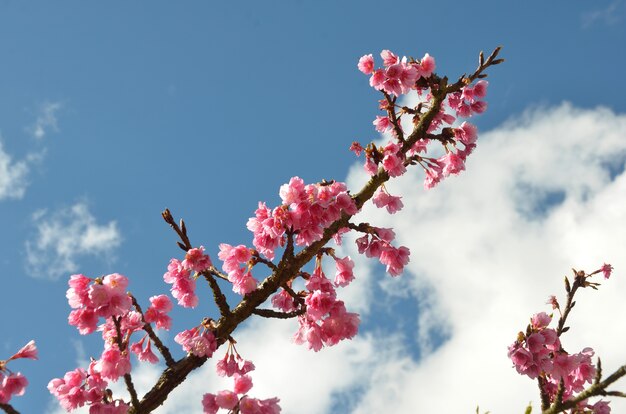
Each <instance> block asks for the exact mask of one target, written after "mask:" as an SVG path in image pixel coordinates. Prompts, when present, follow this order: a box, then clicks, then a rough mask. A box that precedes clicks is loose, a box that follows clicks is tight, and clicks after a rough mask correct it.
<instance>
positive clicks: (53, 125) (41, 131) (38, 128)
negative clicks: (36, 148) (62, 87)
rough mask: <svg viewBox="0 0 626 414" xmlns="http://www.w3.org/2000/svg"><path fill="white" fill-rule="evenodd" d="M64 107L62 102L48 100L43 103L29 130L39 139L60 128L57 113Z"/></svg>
mask: <svg viewBox="0 0 626 414" xmlns="http://www.w3.org/2000/svg"><path fill="white" fill-rule="evenodd" d="M61 108H62V105H61V103H60V102H46V103H44V104H43V105H41V108H40V109H39V114H38V115H37V119H36V120H35V122H34V123H33V124H32V125H31V126H29V127H28V128H27V129H28V131H29V132H30V133H31V134H32V135H33V136H34V137H35V138H37V139H42V138H44V137H45V136H46V134H47V133H48V132H49V131H55V132H57V131H58V130H59V126H58V121H57V117H56V113H57V112H58V111H59V110H60V109H61Z"/></svg>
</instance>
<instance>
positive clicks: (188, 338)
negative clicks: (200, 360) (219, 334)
mask: <svg viewBox="0 0 626 414" xmlns="http://www.w3.org/2000/svg"><path fill="white" fill-rule="evenodd" d="M174 341H175V342H176V343H178V344H180V345H181V346H182V347H183V350H184V351H185V352H188V353H190V354H193V355H195V356H198V357H204V356H205V357H207V358H211V356H212V355H213V352H215V350H216V349H217V341H216V340H215V336H214V335H213V332H211V331H210V330H209V329H207V328H206V327H205V326H204V325H200V326H196V327H195V328H192V329H188V330H185V331H183V332H180V333H179V334H177V335H176V336H175V337H174Z"/></svg>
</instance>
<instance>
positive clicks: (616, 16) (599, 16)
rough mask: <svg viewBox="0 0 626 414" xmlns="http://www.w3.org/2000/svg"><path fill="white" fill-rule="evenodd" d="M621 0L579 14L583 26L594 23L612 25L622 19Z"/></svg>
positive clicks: (587, 26) (586, 26)
mask: <svg viewBox="0 0 626 414" xmlns="http://www.w3.org/2000/svg"><path fill="white" fill-rule="evenodd" d="M621 6H622V0H615V1H612V2H611V3H609V4H608V5H607V6H606V7H604V8H602V9H596V10H592V11H588V12H584V13H583V14H582V15H581V21H582V25H583V28H585V29H586V28H589V27H591V26H593V25H595V24H604V25H607V26H613V25H615V24H617V23H619V22H620V21H622V19H623V8H622V7H621Z"/></svg>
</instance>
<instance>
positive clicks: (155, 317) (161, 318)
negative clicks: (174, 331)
mask: <svg viewBox="0 0 626 414" xmlns="http://www.w3.org/2000/svg"><path fill="white" fill-rule="evenodd" d="M171 310H172V301H170V298H169V297H167V296H165V295H158V296H152V297H151V298H150V307H149V308H148V309H147V310H146V312H145V314H144V318H145V320H146V323H153V322H154V323H155V326H156V327H157V329H167V330H169V329H170V327H171V325H172V318H170V317H169V316H168V315H167V313H168V312H169V311H171Z"/></svg>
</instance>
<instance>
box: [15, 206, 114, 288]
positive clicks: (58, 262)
mask: <svg viewBox="0 0 626 414" xmlns="http://www.w3.org/2000/svg"><path fill="white" fill-rule="evenodd" d="M33 224H34V226H35V227H36V234H35V235H34V237H33V238H32V239H31V240H28V241H26V264H27V274H29V275H31V276H32V277H35V278H45V279H52V280H56V279H58V278H59V277H60V276H62V275H67V274H69V273H72V272H76V271H77V270H78V264H77V261H78V260H79V259H80V258H81V257H85V256H103V255H105V256H106V255H110V254H111V253H112V252H113V250H114V249H115V248H116V247H118V246H119V245H120V243H121V235H120V232H119V230H118V228H117V223H116V222H115V221H110V222H109V223H107V224H105V225H101V224H98V223H97V222H96V218H95V217H94V216H93V215H92V214H91V213H90V212H89V208H88V207H87V205H86V204H85V203H82V202H79V203H76V204H74V205H73V206H71V207H69V208H62V209H60V210H58V211H55V212H52V213H48V212H47V211H45V210H42V211H38V212H37V213H35V215H34V216H33Z"/></svg>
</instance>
